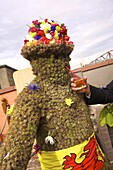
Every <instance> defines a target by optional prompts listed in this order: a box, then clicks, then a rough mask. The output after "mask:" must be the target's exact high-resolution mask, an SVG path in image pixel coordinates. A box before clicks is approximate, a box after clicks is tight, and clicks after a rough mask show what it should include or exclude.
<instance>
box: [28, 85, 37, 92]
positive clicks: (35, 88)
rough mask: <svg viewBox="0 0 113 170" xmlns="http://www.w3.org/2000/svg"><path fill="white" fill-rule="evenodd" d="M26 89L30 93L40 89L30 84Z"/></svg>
mask: <svg viewBox="0 0 113 170" xmlns="http://www.w3.org/2000/svg"><path fill="white" fill-rule="evenodd" d="M28 88H29V89H30V90H32V91H36V90H39V89H40V87H39V86H38V85H37V84H32V83H31V84H29V85H28Z"/></svg>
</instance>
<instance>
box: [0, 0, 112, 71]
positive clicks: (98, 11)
mask: <svg viewBox="0 0 113 170" xmlns="http://www.w3.org/2000/svg"><path fill="white" fill-rule="evenodd" d="M0 9H1V10H0V18H1V21H0V22H1V24H0V41H1V44H0V65H1V64H2V63H4V64H6V63H7V64H8V65H10V66H13V67H16V68H18V69H19V68H20V69H22V68H25V67H27V66H29V64H28V61H26V60H25V59H23V58H22V56H21V55H20V50H21V47H22V45H23V41H24V38H25V36H26V34H27V31H28V26H27V24H28V25H29V24H31V21H32V20H34V19H38V18H39V17H42V18H50V19H54V20H55V21H59V22H60V23H65V25H66V26H67V28H68V32H69V35H70V37H71V40H72V41H73V42H74V44H75V48H74V51H73V52H72V54H71V59H72V60H71V62H70V63H71V66H72V67H73V68H75V67H78V66H79V63H80V61H83V60H84V61H85V62H86V61H89V60H92V59H93V58H94V57H93V56H95V58H96V57H98V56H99V54H100V53H102V52H106V51H108V50H111V49H112V44H113V38H112V37H113V32H112V28H113V14H112V11H113V1H112V0H104V1H103V0H96V1H94V0H87V1H84V0H69V1H66V0H60V1H54V2H53V0H48V1H45V0H41V1H39V0H32V1H28V0H23V1H20V0H16V1H14V0H4V1H1V2H0ZM17 59H18V62H16V60H17ZM12 62H13V63H12Z"/></svg>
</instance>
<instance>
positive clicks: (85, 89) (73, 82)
mask: <svg viewBox="0 0 113 170" xmlns="http://www.w3.org/2000/svg"><path fill="white" fill-rule="evenodd" d="M83 81H84V86H81V88H80V87H77V83H76V82H77V78H76V77H73V78H71V87H72V90H74V91H76V92H77V93H79V94H81V93H85V95H87V96H89V95H90V86H89V85H88V83H87V78H86V77H83Z"/></svg>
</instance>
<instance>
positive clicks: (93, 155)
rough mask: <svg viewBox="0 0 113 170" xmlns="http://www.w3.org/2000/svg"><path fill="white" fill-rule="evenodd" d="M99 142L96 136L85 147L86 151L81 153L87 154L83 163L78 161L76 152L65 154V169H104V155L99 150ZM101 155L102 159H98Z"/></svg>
mask: <svg viewBox="0 0 113 170" xmlns="http://www.w3.org/2000/svg"><path fill="white" fill-rule="evenodd" d="M97 147H98V145H97V143H96V140H95V138H94V137H92V138H91V139H90V141H89V143H88V144H87V145H86V146H85V147H84V153H82V154H81V155H80V158H81V157H82V156H85V158H84V159H83V161H82V162H81V163H77V162H76V154H75V153H71V156H68V155H67V156H65V157H64V159H65V161H64V162H63V166H64V167H63V169H68V168H72V170H86V169H87V170H102V168H103V166H104V157H103V155H102V153H101V151H99V150H98V152H97ZM98 156H100V157H101V158H102V159H103V161H102V160H98Z"/></svg>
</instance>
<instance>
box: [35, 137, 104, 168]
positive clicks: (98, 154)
mask: <svg viewBox="0 0 113 170" xmlns="http://www.w3.org/2000/svg"><path fill="white" fill-rule="evenodd" d="M38 159H39V161H40V164H41V169H42V170H63V169H68V170H76V169H77V170H82V169H83V167H84V169H85V170H102V167H103V166H104V155H103V153H102V151H101V150H100V148H99V146H98V144H97V142H96V140H95V137H94V134H93V135H92V136H91V137H90V138H89V139H88V140H85V141H84V142H82V143H81V144H78V145H75V146H73V147H70V148H67V149H62V150H58V151H41V152H39V153H38Z"/></svg>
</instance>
